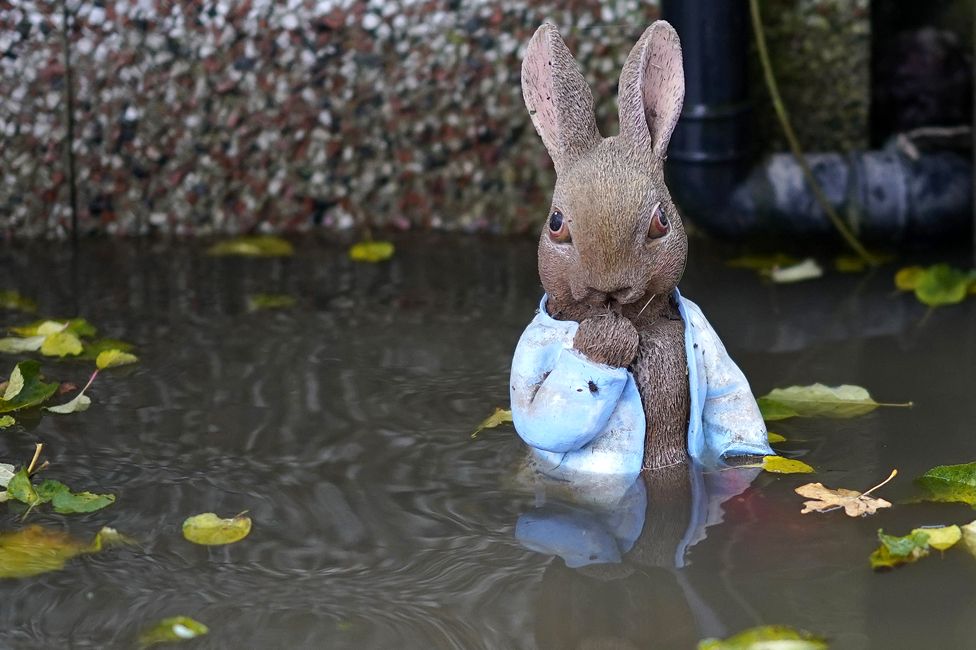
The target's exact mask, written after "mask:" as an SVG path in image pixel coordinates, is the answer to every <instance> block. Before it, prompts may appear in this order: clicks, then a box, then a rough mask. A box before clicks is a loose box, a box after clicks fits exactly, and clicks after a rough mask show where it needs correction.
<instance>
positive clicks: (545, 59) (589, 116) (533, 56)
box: [522, 23, 600, 173]
mask: <svg viewBox="0 0 976 650" xmlns="http://www.w3.org/2000/svg"><path fill="white" fill-rule="evenodd" d="M522 97H523V98H524V99H525V107H526V108H528V109H529V115H531V116H532V124H534V125H535V130H536V131H538V132H539V135H540V136H542V142H543V143H544V144H545V145H546V149H547V150H548V151H549V156H550V157H551V158H552V162H553V164H554V165H555V166H556V173H559V172H560V171H561V170H563V169H565V168H566V167H568V166H569V165H571V164H572V163H573V162H575V161H576V160H577V159H579V157H580V156H581V155H582V154H583V153H584V152H586V151H587V150H589V149H590V148H591V147H592V146H593V145H594V144H596V142H597V141H598V140H599V138H600V133H599V131H598V130H597V128H596V118H595V117H594V116H593V94H592V93H591V92H590V87H589V86H588V85H587V83H586V80H585V79H583V75H582V73H580V70H579V67H578V66H577V65H576V60H575V59H574V58H573V55H572V54H570V52H569V48H567V47H566V44H565V43H564V42H563V39H562V38H560V36H559V32H557V31H556V28H555V27H554V26H553V25H551V24H549V23H545V24H543V25H542V26H541V27H539V29H537V30H536V32H535V34H534V35H533V36H532V40H530V41H529V46H528V48H527V49H526V51H525V58H524V59H523V60H522Z"/></svg>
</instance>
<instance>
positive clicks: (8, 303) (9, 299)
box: [0, 290, 37, 314]
mask: <svg viewBox="0 0 976 650" xmlns="http://www.w3.org/2000/svg"><path fill="white" fill-rule="evenodd" d="M0 309H16V310H18V311H25V312H27V313H31V314H32V313H34V312H35V311H37V304H36V303H35V302H34V301H33V300H30V299H28V298H25V297H23V296H22V295H20V294H19V293H17V292H16V291H12V290H6V291H0Z"/></svg>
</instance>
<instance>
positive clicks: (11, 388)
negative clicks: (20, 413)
mask: <svg viewBox="0 0 976 650" xmlns="http://www.w3.org/2000/svg"><path fill="white" fill-rule="evenodd" d="M22 390H24V373H23V372H21V370H20V366H15V367H14V370H13V372H11V373H10V379H9V380H7V388H6V390H4V391H3V395H2V396H0V399H2V400H3V401H5V402H9V401H10V400H12V399H13V398H15V397H17V396H18V395H20V392H21V391H22Z"/></svg>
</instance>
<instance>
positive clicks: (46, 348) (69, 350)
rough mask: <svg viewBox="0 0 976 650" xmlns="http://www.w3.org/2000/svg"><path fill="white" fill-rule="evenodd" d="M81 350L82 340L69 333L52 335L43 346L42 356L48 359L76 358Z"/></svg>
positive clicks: (45, 339) (46, 338)
mask: <svg viewBox="0 0 976 650" xmlns="http://www.w3.org/2000/svg"><path fill="white" fill-rule="evenodd" d="M81 349H82V346H81V339H79V338H78V337H77V336H75V335H74V334H72V333H71V332H68V331H64V332H57V333H55V334H51V335H49V336H47V337H45V338H44V342H43V343H42V344H41V354H43V355H44V356H46V357H66V356H69V355H70V356H75V355H78V354H81Z"/></svg>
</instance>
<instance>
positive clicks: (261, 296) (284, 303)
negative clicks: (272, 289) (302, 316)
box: [247, 293, 295, 311]
mask: <svg viewBox="0 0 976 650" xmlns="http://www.w3.org/2000/svg"><path fill="white" fill-rule="evenodd" d="M294 306H295V298H294V297H293V296H287V295H284V294H278V293H255V294H252V295H250V296H248V297H247V310H248V311H258V310H261V309H287V308H288V307H294Z"/></svg>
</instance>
